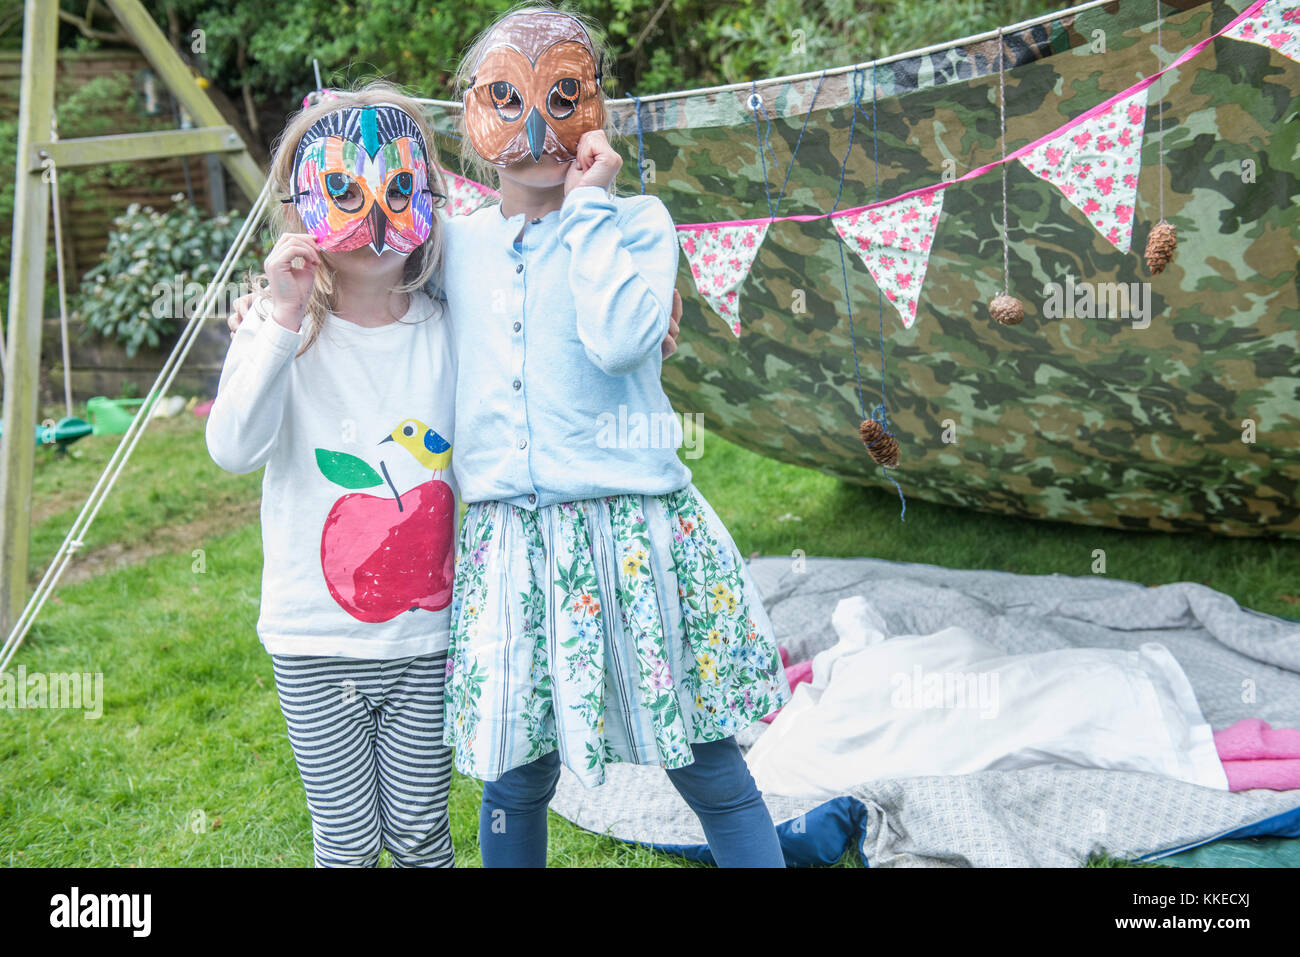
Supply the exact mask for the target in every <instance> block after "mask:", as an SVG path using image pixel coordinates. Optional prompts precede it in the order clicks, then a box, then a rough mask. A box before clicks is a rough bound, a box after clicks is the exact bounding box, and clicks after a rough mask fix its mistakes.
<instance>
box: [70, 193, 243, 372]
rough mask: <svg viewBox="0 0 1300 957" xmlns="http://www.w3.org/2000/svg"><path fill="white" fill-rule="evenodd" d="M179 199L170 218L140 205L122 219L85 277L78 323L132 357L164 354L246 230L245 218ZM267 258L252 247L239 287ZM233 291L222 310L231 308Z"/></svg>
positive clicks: (236, 274)
mask: <svg viewBox="0 0 1300 957" xmlns="http://www.w3.org/2000/svg"><path fill="white" fill-rule="evenodd" d="M172 199H173V200H174V201H175V202H176V205H175V206H173V207H172V208H171V209H170V210H168V211H167V212H165V213H160V212H158V211H156V210H154V209H153V208H152V207H149V206H145V207H141V206H140V205H139V204H138V203H133V204H132V205H131V206H130V207H129V208H128V209H127V211H126V212H125V213H124V214H123V215H121V216H119V217H117V218H116V219H114V220H113V230H112V232H110V233H109V237H108V248H107V249H106V250H105V251H104V256H103V258H102V259H101V260H100V263H99V265H97V266H96V267H95V268H94V269H92V270H91V271H90V272H88V273H86V275H85V276H84V277H82V284H81V293H80V295H79V296H78V298H77V304H76V308H75V316H76V318H79V319H81V320H84V321H85V323H86V325H87V326H89V327H90V328H91V329H94V330H95V331H96V332H98V333H100V334H101V335H103V336H106V337H108V338H110V339H114V340H116V341H118V342H120V343H121V344H122V345H123V346H124V347H125V348H126V353H127V355H129V356H133V355H135V353H136V351H137V350H139V349H140V347H141V346H145V347H148V348H156V347H158V346H159V345H161V344H162V343H163V340H164V339H166V338H168V337H170V336H173V335H175V333H177V332H178V331H179V330H180V327H181V323H182V320H186V319H189V318H190V317H191V316H192V315H193V314H194V308H195V306H197V305H198V300H199V297H200V295H201V294H202V290H203V289H204V288H206V286H207V284H208V283H209V282H210V281H211V280H212V277H213V276H214V275H215V273H216V270H217V266H218V264H220V262H221V260H222V259H223V258H224V257H225V255H226V251H227V250H228V249H229V248H230V246H231V244H232V243H233V242H234V239H235V235H236V234H237V233H238V232H239V228H240V226H241V225H242V223H243V218H242V217H241V216H240V215H239V213H238V211H231V212H229V213H223V214H222V215H220V216H214V217H211V218H207V217H205V216H204V215H203V214H202V213H201V212H200V211H199V210H198V209H197V208H195V207H194V206H193V205H191V204H190V203H188V202H186V201H185V198H184V196H182V195H181V194H177V195H176V196H173V197H172ZM261 258H262V250H261V249H260V248H254V246H252V245H250V248H249V249H248V250H246V251H245V253H244V256H243V257H242V259H241V260H240V261H239V262H238V263H236V264H235V269H234V270H233V271H232V272H231V279H232V281H233V282H234V283H238V282H239V281H240V280H241V279H242V278H243V277H244V275H245V274H246V272H247V271H248V270H249V269H256V268H257V267H258V264H259V263H260V261H261ZM232 291H233V289H232V290H227V291H225V292H224V294H223V295H222V297H221V298H219V299H218V303H219V304H223V305H224V304H226V303H228V302H229V301H230V299H231V298H232V296H231V292H232Z"/></svg>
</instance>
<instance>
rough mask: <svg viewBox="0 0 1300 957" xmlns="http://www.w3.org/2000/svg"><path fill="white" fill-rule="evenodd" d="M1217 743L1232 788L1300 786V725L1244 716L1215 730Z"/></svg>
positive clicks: (1216, 746) (1282, 789) (1293, 787)
mask: <svg viewBox="0 0 1300 957" xmlns="http://www.w3.org/2000/svg"><path fill="white" fill-rule="evenodd" d="M1214 746H1215V748H1216V749H1218V752H1219V759H1220V760H1221V761H1223V771H1224V773H1225V774H1226V775H1227V776H1228V790H1230V791H1248V790H1250V789H1251V788H1268V789H1270V790H1273V791H1290V790H1293V789H1296V788H1300V729H1298V728H1272V727H1270V726H1269V724H1268V722H1266V721H1262V720H1260V719H1259V718H1244V719H1242V720H1241V721H1238V722H1237V723H1236V724H1234V725H1233V726H1232V727H1230V728H1224V729H1222V730H1220V731H1216V732H1214Z"/></svg>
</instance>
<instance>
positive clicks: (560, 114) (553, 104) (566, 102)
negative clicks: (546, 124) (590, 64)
mask: <svg viewBox="0 0 1300 957" xmlns="http://www.w3.org/2000/svg"><path fill="white" fill-rule="evenodd" d="M580 89H581V85H580V84H579V83H578V80H577V78H575V77H571V76H566V77H563V78H562V79H560V80H559V81H558V82H557V83H556V84H555V86H553V87H551V92H550V94H548V95H547V97H546V112H548V113H550V114H551V117H552V118H553V119H557V120H562V119H565V118H566V117H568V116H570V115H572V113H573V111H574V110H576V109H577V108H578V91H579V90H580Z"/></svg>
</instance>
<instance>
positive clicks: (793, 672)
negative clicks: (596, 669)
mask: <svg viewBox="0 0 1300 957" xmlns="http://www.w3.org/2000/svg"><path fill="white" fill-rule="evenodd" d="M776 650H777V652H779V653H780V655H781V664H783V665H785V680H786V681H788V682H790V690H791V691H793V690H794V686H795V685H797V684H799V683H800V682H802V681H812V662H811V661H801V662H799V663H798V664H794V665H792V664H790V652H788V651H786V650H785V645H778V646H777V649H776ZM779 711H780V709H779V708H778V709H777V710H776V711H773V712H772V713H771V714H769V715H766V716H765V717H764V718H763V721H764V722H766V723H767V724H771V723H772V719H773V718H775V717H776V716H777V714H778V713H779Z"/></svg>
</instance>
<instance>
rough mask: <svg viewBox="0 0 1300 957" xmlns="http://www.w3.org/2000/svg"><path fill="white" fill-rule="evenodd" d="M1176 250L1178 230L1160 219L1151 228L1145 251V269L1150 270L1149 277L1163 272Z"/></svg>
mask: <svg viewBox="0 0 1300 957" xmlns="http://www.w3.org/2000/svg"><path fill="white" fill-rule="evenodd" d="M1177 248H1178V230H1176V229H1174V224H1173V223H1168V222H1165V221H1164V220H1163V219H1162V220H1160V222H1158V223H1156V224H1155V225H1154V226H1152V227H1151V235H1149V236H1148V237H1147V251H1146V261H1147V269H1149V270H1151V275H1153V276H1154V275H1156V274H1157V273H1162V272H1164V271H1165V267H1166V266H1168V265H1169V262H1170V260H1172V259H1173V258H1174V250H1175V249H1177Z"/></svg>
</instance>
